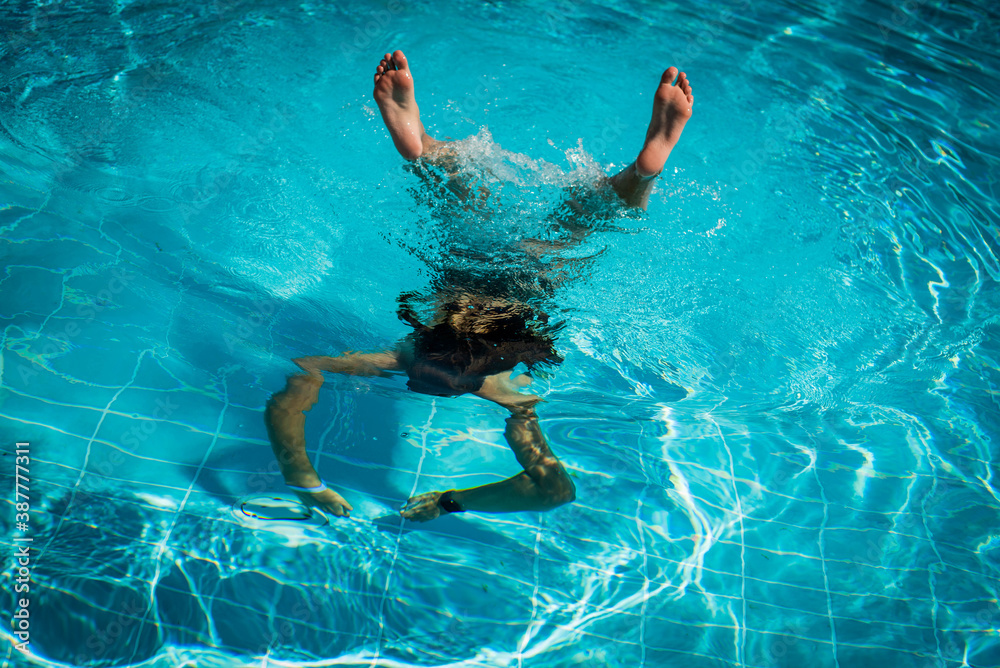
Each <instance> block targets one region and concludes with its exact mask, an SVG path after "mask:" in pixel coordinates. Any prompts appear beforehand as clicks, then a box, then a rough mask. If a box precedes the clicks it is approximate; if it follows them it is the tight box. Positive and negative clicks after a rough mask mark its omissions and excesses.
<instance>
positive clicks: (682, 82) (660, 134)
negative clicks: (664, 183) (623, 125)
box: [383, 67, 694, 177]
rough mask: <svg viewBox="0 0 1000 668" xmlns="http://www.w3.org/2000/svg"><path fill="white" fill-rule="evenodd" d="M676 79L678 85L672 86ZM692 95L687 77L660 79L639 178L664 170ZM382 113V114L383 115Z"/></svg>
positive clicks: (673, 72) (638, 165)
mask: <svg viewBox="0 0 1000 668" xmlns="http://www.w3.org/2000/svg"><path fill="white" fill-rule="evenodd" d="M674 77H677V83H676V84H675V83H674ZM692 105H694V95H692V94H691V84H690V83H688V80H687V76H686V75H685V74H684V73H683V72H681V73H680V76H677V68H676V67H671V68H670V69H668V70H667V71H666V72H664V73H663V76H662V77H660V87H659V88H657V89H656V95H655V97H654V98H653V118H652V120H650V122H649V129H648V130H646V142H645V143H644V144H643V145H642V150H641V151H639V157H638V158H636V159H635V168H636V171H637V172H638V173H639V175H640V176H644V177H645V176H653V175H655V174H659V173H660V171H661V170H662V169H663V165H664V163H666V162H667V157H668V156H669V155H670V151H671V149H673V148H674V145H675V144H677V140H678V139H680V138H681V131H682V130H683V129H684V124H685V123H687V120H688V119H689V118H691V111H692ZM383 113H385V112H383Z"/></svg>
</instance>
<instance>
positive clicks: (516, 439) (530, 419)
mask: <svg viewBox="0 0 1000 668" xmlns="http://www.w3.org/2000/svg"><path fill="white" fill-rule="evenodd" d="M504 436H505V437H506V438H507V443H508V444H509V445H510V447H511V450H513V451H514V454H515V455H516V456H517V460H518V462H519V463H520V464H521V466H522V467H524V471H522V472H521V473H518V474H517V475H515V476H513V477H510V478H507V479H506V480H502V481H500V482H495V483H490V484H488V485H481V486H479V487H472V488H469V489H463V490H456V491H455V492H453V493H452V498H453V499H455V501H457V502H458V504H459V505H460V506H462V508H464V509H465V510H474V511H481V512H487V513H508V512H517V511H521V510H550V509H552V508H555V507H557V506H560V505H562V504H564V503H568V502H569V501H572V500H573V498H575V487H574V485H573V481H572V480H570V478H569V474H567V473H566V469H565V468H564V467H563V465H562V464H561V463H560V462H559V459H558V458H556V456H555V455H554V454H553V453H552V450H551V449H550V448H549V445H548V443H546V442H545V437H544V436H543V435H542V430H541V427H540V426H539V424H538V417H537V416H536V415H535V412H534V410H533V409H532V408H518V409H515V411H514V412H513V414H512V415H511V417H509V418H507V429H506V431H505V433H504Z"/></svg>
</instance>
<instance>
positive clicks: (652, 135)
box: [610, 67, 694, 209]
mask: <svg viewBox="0 0 1000 668" xmlns="http://www.w3.org/2000/svg"><path fill="white" fill-rule="evenodd" d="M675 78H676V80H677V81H676V83H675V82H674V79H675ZM693 105H694V95H693V94H692V93H691V84H690V82H688V80H687V75H685V74H684V72H681V73H680V75H678V73H677V68H676V67H671V68H669V69H667V70H666V71H665V72H664V73H663V75H662V76H661V77H660V85H659V87H658V88H657V89H656V94H655V95H654V97H653V117H652V119H651V120H650V122H649V128H648V129H647V130H646V140H645V141H644V142H643V145H642V150H641V151H639V156H638V157H637V158H636V159H635V162H633V163H632V164H631V165H629V166H628V167H626V168H625V169H623V170H622V171H620V172H619V173H618V174H615V175H614V176H613V177H611V179H610V184H611V187H612V188H613V189H614V191H615V192H616V193H618V196H619V197H621V198H622V200H624V201H625V203H626V204H628V205H629V206H634V207H639V208H642V209H645V208H646V205H647V204H648V202H649V194H650V192H652V190H653V181H655V179H656V177H657V176H658V175H659V173H660V172H661V171H662V170H663V165H664V164H665V163H666V162H667V158H668V157H669V156H670V152H671V151H672V150H673V148H674V146H676V144H677V141H678V140H679V139H680V138H681V132H682V131H683V130H684V124H685V123H687V120H688V119H689V118H691V112H692V107H693Z"/></svg>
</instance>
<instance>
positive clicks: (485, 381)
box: [265, 51, 694, 521]
mask: <svg viewBox="0 0 1000 668" xmlns="http://www.w3.org/2000/svg"><path fill="white" fill-rule="evenodd" d="M374 97H375V101H376V103H377V104H378V107H379V110H380V111H381V112H382V119H383V121H384V122H385V126H386V128H387V129H388V131H389V134H390V136H391V137H392V140H393V143H394V144H395V146H396V150H397V151H399V153H400V155H402V156H403V157H404V158H405V159H407V160H410V161H417V162H424V163H428V164H431V165H434V164H439V165H446V164H450V161H451V160H452V158H453V156H454V152H453V146H452V144H453V143H452V142H446V141H439V140H437V139H434V138H433V137H431V136H430V135H429V134H428V133H427V131H426V130H425V128H424V126H423V123H421V121H420V111H419V109H418V107H417V102H416V98H415V96H414V86H413V76H412V74H411V72H410V68H409V65H408V63H407V60H406V57H405V56H404V54H403V52H402V51H396V52H395V53H393V54H388V53H387V54H385V57H384V58H383V59H382V61H381V62H380V63H379V65H378V67H377V68H376V72H375V91H374ZM693 103H694V97H693V95H692V93H691V85H690V83H689V82H688V81H687V78H686V76H685V74H684V73H683V72H681V73H679V74H678V71H677V69H676V68H673V67H671V68H669V69H667V70H666V71H665V72H664V73H663V75H662V76H661V78H660V84H659V86H658V88H657V90H656V94H655V96H654V98H653V115H652V119H651V121H650V123H649V128H648V130H647V131H646V137H645V141H644V142H643V146H642V149H641V150H640V151H639V155H638V156H637V157H636V159H635V162H633V163H632V164H630V165H629V166H628V167H626V168H625V169H623V170H622V171H621V172H619V173H618V174H616V175H614V176H612V177H610V178H609V179H607V181H606V183H605V184H604V185H605V186H606V187H607V188H610V189H611V190H612V191H613V192H614V193H616V194H617V196H618V197H619V198H620V199H621V200H622V201H623V202H624V203H625V204H626V205H628V206H632V207H638V208H643V209H645V208H646V205H647V203H648V201H649V195H650V192H651V191H652V188H653V182H654V180H655V178H656V176H657V175H659V173H660V172H661V171H662V169H663V165H664V164H665V163H666V160H667V158H668V156H669V155H670V152H671V150H672V149H673V147H674V145H676V143H677V140H678V139H679V138H680V136H681V131H682V130H683V129H684V124H685V123H686V122H687V120H688V118H690V117H691V113H692V105H693ZM399 315H400V317H401V319H403V320H404V321H405V322H407V323H408V324H409V325H410V326H412V327H413V329H414V331H413V332H412V333H411V334H410V335H408V336H407V337H405V338H404V339H403V340H402V341H401V342H400V343H399V344H398V345H397V346H396V347H395V349H393V350H391V351H386V352H379V353H367V354H361V353H352V354H345V355H342V356H339V357H327V356H315V357H300V358H297V359H295V360H293V361H294V362H295V364H297V365H298V366H299V367H300V368H302V369H303V371H304V372H305V373H302V374H296V375H293V376H291V377H289V379H288V384H287V385H286V387H285V388H284V390H282V391H281V392H278V393H276V394H275V395H274V396H273V397H271V400H270V401H269V402H268V405H267V409H266V412H265V422H266V425H267V430H268V436H269V437H270V441H271V446H272V448H273V450H274V453H275V456H276V457H277V459H278V463H279V465H280V467H281V473H282V475H283V476H284V479H285V482H286V484H287V485H288V486H289V487H290V488H291V489H293V490H294V491H295V492H296V494H297V495H298V496H299V498H300V499H301V500H302V501H303V502H304V503H305V504H307V505H309V506H315V507H318V508H321V509H323V510H325V511H327V512H330V513H332V514H333V515H337V516H349V515H350V511H351V510H353V508H352V506H351V504H350V503H348V502H347V500H346V499H344V498H343V497H342V496H341V495H340V494H339V493H337V492H336V491H334V490H332V489H329V488H327V487H326V485H325V484H324V483H323V481H322V480H321V479H320V477H319V475H318V474H317V473H316V471H315V469H314V468H313V466H312V463H311V462H310V461H309V457H308V455H307V454H306V447H305V412H306V411H308V410H309V409H310V408H312V406H313V405H314V404H315V403H316V401H317V399H318V397H319V389H320V387H321V386H322V384H323V375H322V372H324V371H326V372H330V373H340V374H347V375H355V376H382V375H389V374H390V373H392V372H400V373H404V374H406V376H407V378H408V380H407V386H408V387H409V388H410V389H411V390H413V391H415V392H420V393H423V394H430V395H435V396H448V397H455V396H460V395H463V394H473V395H475V396H478V397H481V398H483V399H488V400H490V401H492V402H494V403H496V404H498V405H500V406H502V407H504V408H505V409H507V410H508V411H510V417H509V418H507V420H506V423H507V427H506V430H505V432H504V436H505V438H506V439H507V443H508V444H509V445H510V447H511V449H512V450H513V451H514V454H515V456H516V457H517V461H518V463H519V464H520V465H521V467H522V468H523V469H524V470H523V471H522V472H521V473H518V474H517V475H515V476H512V477H510V478H507V479H506V480H502V481H500V482H496V483H491V484H488V485H481V486H478V487H472V488H468V489H456V490H448V491H445V492H439V491H434V492H427V493H424V494H420V495H418V496H415V497H413V498H411V499H409V500H408V501H407V503H406V505H405V506H404V507H403V509H402V510H401V511H400V512H401V514H402V515H403V517H404V518H406V519H410V520H417V521H427V520H431V519H434V518H435V517H438V516H439V515H441V514H446V513H451V512H461V511H478V512H488V513H504V512H517V511H529V510H533V511H544V510H550V509H552V508H555V507H558V506H560V505H563V504H565V503H568V502H571V501H573V500H574V498H575V493H576V492H575V487H574V485H573V482H572V480H571V479H570V477H569V475H568V474H567V472H566V469H565V468H564V467H563V465H562V463H560V461H559V459H558V458H557V457H556V456H555V454H553V452H552V450H551V448H550V447H549V445H548V443H547V442H546V441H545V438H544V436H543V435H542V431H541V428H540V427H539V424H538V415H537V413H536V411H535V406H536V404H538V403H539V402H540V401H541V398H540V397H538V396H536V395H533V394H525V393H523V392H521V390H522V389H523V388H524V387H525V386H527V385H528V384H529V383H530V382H531V378H530V376H529V375H528V374H520V375H517V376H512V373H511V372H512V371H513V370H514V368H515V367H517V366H518V365H519V364H524V365H526V366H527V367H528V369H529V371H530V370H531V369H533V368H534V367H535V366H536V365H539V364H546V363H550V364H551V363H558V362H559V361H561V358H560V357H559V355H558V354H557V353H556V351H555V347H554V342H553V339H552V338H551V335H550V333H549V332H548V331H547V328H546V317H545V315H544V314H542V313H538V312H536V310H535V309H533V308H532V307H530V306H528V305H527V304H526V303H524V302H523V301H520V300H518V299H516V298H509V297H506V296H504V295H498V294H489V293H488V292H486V293H482V292H474V291H463V290H461V289H452V290H448V289H443V290H440V291H439V293H438V295H437V298H436V299H435V314H434V316H433V318H432V319H431V324H424V323H423V322H421V321H420V319H419V318H418V317H417V316H416V314H415V313H414V311H413V309H412V308H411V306H410V304H409V302H408V299H407V298H406V296H404V297H403V298H401V301H400V312H399Z"/></svg>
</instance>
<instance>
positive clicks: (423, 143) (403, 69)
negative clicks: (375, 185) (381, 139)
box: [373, 50, 448, 160]
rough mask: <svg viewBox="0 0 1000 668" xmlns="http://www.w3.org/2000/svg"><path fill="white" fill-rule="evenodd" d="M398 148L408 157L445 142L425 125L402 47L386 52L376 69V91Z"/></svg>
mask: <svg viewBox="0 0 1000 668" xmlns="http://www.w3.org/2000/svg"><path fill="white" fill-rule="evenodd" d="M373 96H374V98H375V102H376V104H378V108H379V111H380V112H382V120H383V121H384V122H385V127H386V129H387V130H389V134H390V135H391V136H392V142H393V144H395V146H396V150H397V151H399V154H400V155H402V156H403V157H404V158H406V159H407V160H416V159H417V158H419V157H420V156H422V155H425V154H429V153H433V152H436V151H437V150H440V149H441V148H442V145H443V144H447V143H448V142H440V141H438V140H436V139H434V138H433V137H431V136H430V135H429V134H427V131H426V130H425V129H424V124H423V123H422V122H420V108H419V107H418V106H417V98H416V96H415V95H414V92H413V73H412V72H411V71H410V65H409V63H408V62H407V60H406V56H405V55H404V54H403V52H402V51H399V50H397V51H395V52H393V53H392V54H388V53H387V54H385V56H384V57H383V58H382V60H381V61H380V62H379V64H378V67H377V68H376V69H375V91H374V93H373Z"/></svg>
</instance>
